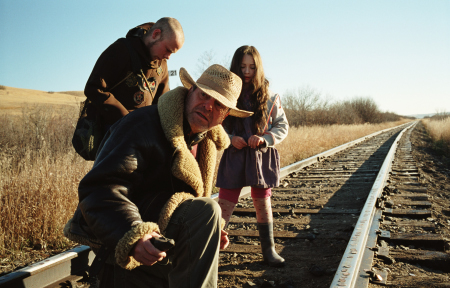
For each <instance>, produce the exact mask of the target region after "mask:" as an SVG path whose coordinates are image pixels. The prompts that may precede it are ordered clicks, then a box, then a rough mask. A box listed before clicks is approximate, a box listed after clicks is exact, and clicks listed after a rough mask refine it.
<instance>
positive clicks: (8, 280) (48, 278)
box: [0, 246, 94, 288]
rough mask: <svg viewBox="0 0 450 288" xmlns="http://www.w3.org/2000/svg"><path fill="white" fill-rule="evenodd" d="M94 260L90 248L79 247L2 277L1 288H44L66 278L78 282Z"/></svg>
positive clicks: (0, 278)
mask: <svg viewBox="0 0 450 288" xmlns="http://www.w3.org/2000/svg"><path fill="white" fill-rule="evenodd" d="M93 259H94V253H93V252H92V251H91V248H90V247H88V246H77V247H75V248H73V249H70V250H67V251H65V252H62V253H60V254H58V255H55V256H52V257H49V258H47V259H45V260H43V261H40V262H36V263H34V264H31V265H29V266H27V267H25V268H22V269H19V270H17V271H14V272H11V273H9V274H6V275H4V276H2V277H0V287H1V288H7V287H8V288H10V287H11V288H42V287H47V286H49V285H51V284H54V283H55V282H58V281H62V280H64V279H65V278H67V281H69V282H70V281H74V280H75V281H77V280H79V279H81V278H83V275H84V272H85V271H87V269H88V268H89V265H91V263H92V261H93Z"/></svg>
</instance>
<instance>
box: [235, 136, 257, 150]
mask: <svg viewBox="0 0 450 288" xmlns="http://www.w3.org/2000/svg"><path fill="white" fill-rule="evenodd" d="M233 138H234V137H233ZM263 143H264V138H263V137H260V136H257V135H252V136H250V138H248V146H250V147H251V148H253V149H256V147H258V146H259V145H261V144H263Z"/></svg>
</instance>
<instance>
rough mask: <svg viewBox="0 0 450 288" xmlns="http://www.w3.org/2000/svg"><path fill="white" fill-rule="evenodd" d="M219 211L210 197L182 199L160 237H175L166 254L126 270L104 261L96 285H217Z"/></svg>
mask: <svg viewBox="0 0 450 288" xmlns="http://www.w3.org/2000/svg"><path fill="white" fill-rule="evenodd" d="M220 221H221V210H220V207H219V205H218V204H217V202H216V201H214V200H212V199H210V198H195V199H189V200H186V201H184V202H183V203H182V204H181V205H180V206H179V207H178V208H177V209H176V210H175V212H174V214H173V215H172V218H171V219H170V222H169V225H168V226H167V229H166V233H165V235H164V236H166V237H167V238H171V239H174V240H175V247H173V248H172V249H171V250H169V251H168V252H166V253H167V254H168V256H167V257H166V258H165V259H164V260H163V261H161V262H157V263H156V264H154V265H152V266H144V265H142V266H139V267H137V268H135V269H133V270H126V269H123V268H121V267H120V266H118V265H109V264H105V266H104V269H103V271H102V273H101V276H100V287H115V288H119V287H136V288H138V287H139V288H141V287H170V288H175V287H176V288H184V287H186V288H188V287H190V288H199V287H208V288H209V287H217V274H218V262H219V248H220Z"/></svg>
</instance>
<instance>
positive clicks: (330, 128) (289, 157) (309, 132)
mask: <svg viewBox="0 0 450 288" xmlns="http://www.w3.org/2000/svg"><path fill="white" fill-rule="evenodd" d="M409 121H411V120H409V119H403V120H400V121H396V122H386V123H380V124H358V125H326V126H307V127H291V128H290V129H289V134H288V136H287V137H286V139H285V140H284V141H283V142H281V144H279V145H278V146H277V149H278V152H279V153H280V156H281V167H284V166H287V165H289V164H292V163H294V162H297V161H300V160H302V159H306V158H308V157H311V156H313V155H316V154H318V153H320V152H323V151H326V150H329V149H331V148H333V147H336V146H339V145H342V144H344V143H347V142H350V141H353V140H356V139H358V138H361V137H363V136H366V135H369V134H372V133H374V132H376V131H380V130H383V129H386V128H390V127H394V126H398V125H401V124H403V123H406V122H409Z"/></svg>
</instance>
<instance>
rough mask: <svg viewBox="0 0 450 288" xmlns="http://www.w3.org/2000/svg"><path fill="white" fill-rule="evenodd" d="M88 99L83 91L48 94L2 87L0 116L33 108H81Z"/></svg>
mask: <svg viewBox="0 0 450 288" xmlns="http://www.w3.org/2000/svg"><path fill="white" fill-rule="evenodd" d="M85 99H86V97H85V96H84V94H83V91H67V92H47V91H40V90H32V89H22V88H14V87H8V86H3V85H1V86H0V114H4V113H7V114H13V115H17V114H20V113H22V110H23V108H24V107H27V108H33V107H38V106H47V107H55V108H58V107H63V106H73V107H74V108H75V107H79V103H80V102H82V101H84V100H85Z"/></svg>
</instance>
